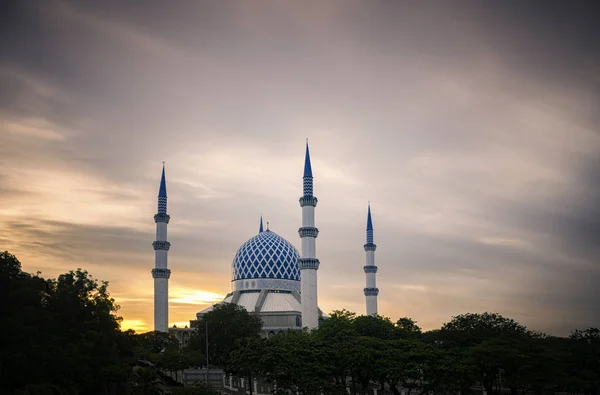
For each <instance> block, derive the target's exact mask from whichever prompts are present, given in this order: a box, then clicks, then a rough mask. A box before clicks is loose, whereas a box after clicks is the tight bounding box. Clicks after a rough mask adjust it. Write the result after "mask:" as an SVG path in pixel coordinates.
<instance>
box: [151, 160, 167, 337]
mask: <svg viewBox="0 0 600 395" xmlns="http://www.w3.org/2000/svg"><path fill="white" fill-rule="evenodd" d="M170 218H171V216H169V214H167V182H166V180H165V164H164V162H163V170H162V177H161V179H160V188H159V190H158V213H156V215H155V216H154V222H156V241H155V242H154V243H152V246H153V247H154V269H152V277H153V278H154V330H155V331H159V332H167V329H168V326H169V277H171V270H169V269H168V268H167V255H168V254H169V248H170V247H171V243H169V242H168V241H167V224H168V223H169V219H170Z"/></svg>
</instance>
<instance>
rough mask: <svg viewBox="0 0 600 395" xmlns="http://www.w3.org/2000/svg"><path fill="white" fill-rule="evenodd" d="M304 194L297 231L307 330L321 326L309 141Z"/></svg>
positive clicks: (303, 323)
mask: <svg viewBox="0 0 600 395" xmlns="http://www.w3.org/2000/svg"><path fill="white" fill-rule="evenodd" d="M303 192H304V193H303V195H302V197H301V198H300V207H302V227H301V228H300V229H298V234H299V235H300V240H301V241H302V257H301V258H300V260H299V265H300V293H301V304H302V326H303V327H307V328H308V329H313V328H316V327H317V326H318V325H319V307H318V305H317V270H319V260H318V259H317V248H316V241H317V235H318V234H319V230H318V229H317V228H315V207H316V206H317V198H316V197H314V196H313V176H312V168H311V166H310V154H309V152H308V139H306V156H305V158H304V177H303Z"/></svg>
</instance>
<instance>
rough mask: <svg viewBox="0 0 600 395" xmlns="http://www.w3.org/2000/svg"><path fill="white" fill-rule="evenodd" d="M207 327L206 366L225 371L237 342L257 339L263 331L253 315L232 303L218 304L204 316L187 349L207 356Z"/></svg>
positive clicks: (256, 317)
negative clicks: (209, 365)
mask: <svg viewBox="0 0 600 395" xmlns="http://www.w3.org/2000/svg"><path fill="white" fill-rule="evenodd" d="M207 327H208V343H209V346H208V356H209V363H210V364H212V365H215V366H219V367H221V368H224V369H225V370H228V365H227V362H228V360H229V355H230V354H231V352H232V351H233V350H234V349H235V347H236V341H238V339H244V338H255V339H256V338H258V337H260V332H261V330H262V320H261V319H260V317H259V316H258V315H256V314H254V313H248V312H247V311H246V309H244V308H243V307H241V306H238V305H236V304H233V303H221V304H217V305H215V306H214V307H213V309H212V311H210V312H208V313H206V314H204V316H203V317H202V319H201V320H200V321H199V322H198V326H197V329H196V331H195V332H194V333H193V334H192V336H191V337H190V342H189V346H188V347H189V348H190V349H191V350H196V351H199V352H200V353H202V354H203V355H206V328H207Z"/></svg>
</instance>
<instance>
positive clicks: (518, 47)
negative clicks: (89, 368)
mask: <svg viewBox="0 0 600 395" xmlns="http://www.w3.org/2000/svg"><path fill="white" fill-rule="evenodd" d="M588 5H589V7H588ZM592 6H593V3H592V2H587V3H586V2H558V1H557V2H554V1H528V2H521V1H516V0H515V1H504V2H496V1H458V0H457V1H452V2H447V1H442V0H439V1H422V2H409V1H394V2H391V1H377V0H374V1H368V2H367V1H353V0H346V1H337V0H327V1H310V0H309V1H303V2H297V1H264V0H258V1H252V2H249V1H248V2H242V1H238V2H233V1H209V0H178V1H173V2H171V1H155V0H145V1H136V0H134V1H128V2H122V1H117V0H106V1H102V2H97V1H83V0H80V1H66V0H62V1H61V0H45V1H43V2H39V1H32V0H31V1H30V0H23V1H19V2H12V4H11V5H10V6H8V7H7V8H5V9H4V10H3V12H2V16H1V17H0V142H1V143H0V249H2V250H8V251H9V252H11V253H13V254H15V255H16V256H17V257H18V258H19V260H20V261H21V262H22V264H23V269H24V270H25V271H27V272H32V273H33V272H36V271H41V272H42V275H44V276H48V277H55V276H58V275H59V274H61V273H64V272H66V271H68V270H72V269H76V268H78V267H81V268H84V269H86V270H88V271H89V272H90V273H91V274H92V275H93V276H94V277H95V278H98V279H101V280H107V281H109V282H110V286H109V290H110V292H111V295H112V296H113V297H115V299H116V300H117V302H118V304H119V305H120V306H121V309H120V311H119V314H120V315H122V316H123V318H124V320H123V324H122V327H123V328H124V329H125V328H133V329H135V330H137V331H144V330H150V329H152V325H153V324H152V319H153V318H152V317H153V315H152V307H153V296H152V292H153V280H152V277H151V273H150V271H151V269H152V267H153V265H154V251H153V249H152V241H153V240H154V237H155V234H154V233H155V224H154V221H153V215H154V214H155V212H156V210H157V199H156V196H157V192H158V186H159V179H160V172H161V168H162V163H161V162H162V161H165V162H166V174H167V187H168V195H169V203H168V205H169V206H168V211H169V214H170V215H171V222H170V223H169V240H170V242H171V250H170V251H169V267H170V269H171V270H172V275H171V279H170V323H171V324H174V323H177V324H179V325H182V324H185V323H186V321H189V320H190V319H194V317H195V313H196V312H198V311H200V310H202V309H204V308H205V307H207V306H209V305H210V304H212V303H214V302H216V301H218V300H220V299H221V298H222V297H224V296H225V295H226V294H227V293H228V292H230V291H231V283H230V276H231V262H232V260H233V257H234V255H235V252H236V250H237V248H239V246H240V245H242V244H243V243H244V242H245V241H246V240H247V239H249V238H250V237H252V236H254V235H255V234H256V233H257V232H258V223H259V218H260V215H261V213H262V214H263V215H264V218H265V220H266V221H269V222H270V228H271V230H273V231H275V232H276V233H278V234H280V235H281V236H283V237H284V238H286V239H287V240H289V241H290V242H291V243H293V244H294V245H295V246H296V247H297V248H299V246H300V240H299V237H298V233H297V230H298V227H299V226H300V223H301V209H300V206H299V204H298V198H299V197H300V194H301V189H302V169H303V158H304V144H305V139H306V138H308V139H309V143H310V147H311V156H312V167H313V175H314V184H315V195H316V196H317V197H318V198H319V204H318V206H317V209H316V224H317V227H318V228H319V231H320V233H319V237H318V239H317V254H318V258H319V259H320V261H321V266H320V269H319V272H318V276H319V305H320V307H321V309H322V310H323V311H325V312H331V311H333V310H339V309H343V308H345V309H347V310H350V311H355V312H357V313H360V314H363V313H364V310H365V297H364V295H363V288H364V286H365V275H364V273H363V269H362V267H363V265H364V262H365V252H364V250H363V244H364V242H365V225H366V211H367V202H368V201H371V206H372V213H373V223H374V228H375V242H376V244H377V245H378V248H377V252H376V264H377V265H378V266H379V272H378V278H377V285H378V287H379V289H380V294H379V312H380V314H382V315H385V316H388V317H390V318H391V319H393V320H396V319H398V318H400V317H404V316H408V317H411V318H413V319H414V320H416V321H417V322H418V324H419V325H420V326H422V327H423V328H424V329H434V328H439V327H440V326H441V325H442V324H443V323H444V322H448V321H449V320H451V318H452V317H453V316H456V315H458V314H462V313H467V312H485V311H489V312H497V313H500V314H502V315H504V316H507V317H510V318H514V319H515V320H517V321H518V322H520V323H522V324H524V325H527V326H528V327H530V328H531V329H536V330H540V331H546V332H548V333H552V334H557V335H566V334H568V333H569V332H570V331H572V330H574V329H577V328H586V327H589V326H600V291H599V289H600V288H599V287H598V284H599V283H600V243H599V241H598V240H599V237H600V186H599V184H600V155H599V153H600V129H599V127H598V125H599V124H600V122H599V121H600V115H599V114H600V112H599V111H598V108H600V55H599V52H600V51H599V50H598V46H597V43H598V42H600V30H599V28H598V27H597V23H596V18H595V15H596V14H595V13H594V12H593V10H592V8H593V7H592Z"/></svg>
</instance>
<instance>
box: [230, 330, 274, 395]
mask: <svg viewBox="0 0 600 395" xmlns="http://www.w3.org/2000/svg"><path fill="white" fill-rule="evenodd" d="M265 342H266V339H261V338H253V337H252V338H243V339H240V340H238V342H237V344H236V347H235V349H234V350H233V351H232V352H231V353H230V354H229V360H228V361H227V366H228V368H229V371H230V372H231V373H234V374H237V375H239V376H241V377H246V378H247V379H248V386H249V391H250V395H252V391H253V388H252V378H253V377H256V376H257V375H259V374H260V373H262V372H265V371H266V369H265V367H264V363H263V359H264V354H265V350H266V345H265Z"/></svg>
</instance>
